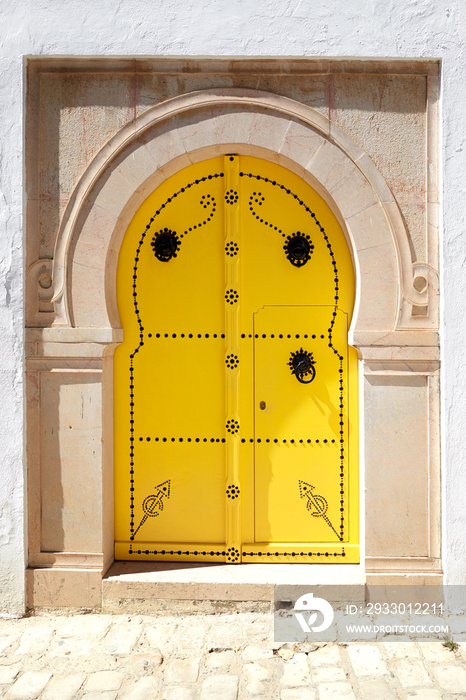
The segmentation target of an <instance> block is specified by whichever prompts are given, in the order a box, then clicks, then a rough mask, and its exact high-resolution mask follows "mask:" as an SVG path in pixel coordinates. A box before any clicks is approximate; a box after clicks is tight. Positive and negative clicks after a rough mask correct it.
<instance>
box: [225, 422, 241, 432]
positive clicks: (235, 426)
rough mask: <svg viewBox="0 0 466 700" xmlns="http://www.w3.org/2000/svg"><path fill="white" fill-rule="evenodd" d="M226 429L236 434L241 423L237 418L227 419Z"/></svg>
mask: <svg viewBox="0 0 466 700" xmlns="http://www.w3.org/2000/svg"><path fill="white" fill-rule="evenodd" d="M225 427H226V429H227V431H228V432H229V433H231V434H232V435H236V433H238V432H239V423H238V421H237V420H233V419H231V420H227V424H226V426H225Z"/></svg>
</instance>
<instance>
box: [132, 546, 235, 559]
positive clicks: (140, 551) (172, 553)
mask: <svg viewBox="0 0 466 700" xmlns="http://www.w3.org/2000/svg"><path fill="white" fill-rule="evenodd" d="M128 554H162V555H170V556H172V557H173V556H179V557H182V556H183V557H186V556H188V555H190V556H194V557H201V556H202V557H225V556H226V554H227V553H226V552H225V550H223V551H217V552H214V551H213V550H211V551H210V552H207V551H206V550H205V549H204V550H197V549H195V550H193V551H191V550H189V549H184V550H183V549H177V550H174V549H133V545H130V548H129V550H128Z"/></svg>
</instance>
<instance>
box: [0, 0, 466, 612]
mask: <svg viewBox="0 0 466 700" xmlns="http://www.w3.org/2000/svg"><path fill="white" fill-rule="evenodd" d="M0 27H1V29H0V41H1V48H0V78H1V79H0V104H1V122H0V123H1V129H0V273H1V274H0V286H1V292H0V358H1V360H0V362H1V365H0V371H1V374H2V401H1V405H0V421H1V423H0V460H1V470H0V475H1V481H0V484H1V488H0V614H7V615H8V614H9V615H18V614H21V612H22V611H23V609H24V558H25V553H24V552H25V541H24V510H25V507H24V478H23V473H24V468H25V465H24V456H23V455H24V450H23V403H22V391H23V375H22V372H23V365H22V354H21V347H22V327H23V310H22V309H23V301H22V299H23V286H22V285H23V281H22V280H23V229H22V211H23V206H24V202H23V161H24V147H23V120H24V113H23V104H24V99H23V91H24V85H23V66H24V58H25V57H26V56H28V55H30V56H37V55H64V54H66V55H89V56H99V55H114V56H128V55H135V56H136V55H137V56H140V55H183V56H184V55H196V56H203V55H210V56H213V55H221V56H225V55H234V56H241V55H242V56H328V57H332V56H335V57H337V56H352V57H358V56H360V57H381V58H382V57H384V58H385V57H391V58H400V57H406V58H411V57H437V58H441V59H442V60H443V73H442V105H443V188H444V190H443V197H444V212H443V232H442V245H443V272H442V294H443V300H444V301H443V322H442V343H443V345H442V352H443V356H442V376H443V388H442V402H443V403H442V457H443V504H444V507H443V521H444V524H443V561H444V567H445V573H446V580H447V582H449V583H466V535H465V533H466V478H465V474H466V425H465V424H466V355H465V352H464V351H465V348H466V322H465V310H464V307H465V304H464V301H463V300H464V299H465V298H466V294H465V286H466V285H465V282H464V274H463V265H464V263H465V261H466V236H465V232H464V229H465V207H464V201H465V189H466V146H465V145H464V140H465V134H466V104H465V103H466V91H465V90H464V85H465V82H466V80H465V79H466V75H465V73H466V70H465V68H466V55H465V54H466V51H465V37H466V3H464V0H452V1H451V2H450V3H448V4H447V3H443V2H441V1H440V0H353V1H352V2H348V0H319V1H318V2H316V0H262V1H260V0H177V2H174V1H173V0H124V2H123V1H122V0H99V2H95V0H79V2H76V0H16V1H15V2H14V3H13V2H11V1H10V0H0Z"/></svg>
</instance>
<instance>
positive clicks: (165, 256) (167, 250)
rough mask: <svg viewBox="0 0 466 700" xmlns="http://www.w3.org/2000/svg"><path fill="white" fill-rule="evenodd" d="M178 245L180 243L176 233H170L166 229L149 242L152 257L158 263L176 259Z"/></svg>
mask: <svg viewBox="0 0 466 700" xmlns="http://www.w3.org/2000/svg"><path fill="white" fill-rule="evenodd" d="M180 245H181V241H180V239H179V238H178V235H177V234H176V232H175V231H170V229H168V228H164V229H163V230H162V231H159V233H156V234H155V236H154V237H153V238H152V241H151V246H152V250H153V251H154V255H155V257H156V258H157V260H160V262H168V261H169V260H171V259H172V258H176V256H177V255H178V251H179V249H180Z"/></svg>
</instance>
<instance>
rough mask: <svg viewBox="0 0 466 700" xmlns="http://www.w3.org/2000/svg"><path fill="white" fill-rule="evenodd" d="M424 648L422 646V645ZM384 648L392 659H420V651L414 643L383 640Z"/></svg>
mask: <svg viewBox="0 0 466 700" xmlns="http://www.w3.org/2000/svg"><path fill="white" fill-rule="evenodd" d="M421 646H422V645H421ZM383 648H384V650H385V652H386V653H387V656H389V657H390V658H392V659H408V658H409V659H418V658H419V657H420V651H419V649H418V648H417V646H416V644H415V643H414V642H410V641H409V640H408V639H407V640H406V641H399V639H397V640H396V641H391V640H390V638H386V639H384V640H383Z"/></svg>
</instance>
